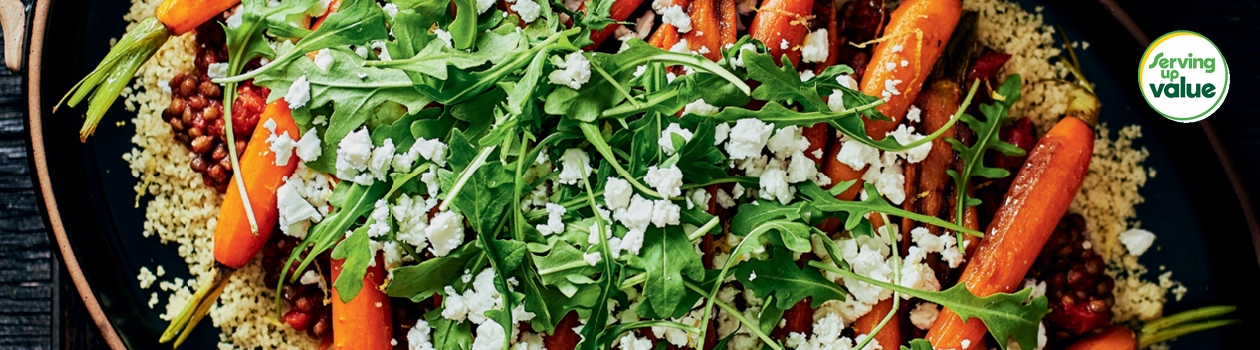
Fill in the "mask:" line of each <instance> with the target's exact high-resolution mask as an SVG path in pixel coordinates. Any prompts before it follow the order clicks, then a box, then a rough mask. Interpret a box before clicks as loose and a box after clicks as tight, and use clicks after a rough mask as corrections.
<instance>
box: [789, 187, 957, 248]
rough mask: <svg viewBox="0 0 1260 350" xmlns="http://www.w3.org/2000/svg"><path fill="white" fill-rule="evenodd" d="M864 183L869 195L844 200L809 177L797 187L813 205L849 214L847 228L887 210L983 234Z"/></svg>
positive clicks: (922, 221) (828, 210)
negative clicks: (901, 204) (908, 206)
mask: <svg viewBox="0 0 1260 350" xmlns="http://www.w3.org/2000/svg"><path fill="white" fill-rule="evenodd" d="M863 185H864V186H863V190H864V191H865V192H866V199H864V200H862V201H844V200H839V199H836V198H835V197H834V195H832V194H831V193H830V192H828V191H826V190H823V189H821V188H819V187H818V185H817V184H814V183H813V182H809V181H806V182H805V183H802V184H800V185H798V186H797V188H798V189H799V190H800V193H801V194H804V195H805V196H807V197H809V198H810V199H811V200H812V205H813V207H814V208H817V209H818V210H821V211H823V212H825V213H829V214H831V215H838V214H843V215H847V219H846V220H844V229H845V230H853V229H854V228H856V227H858V226H859V225H861V224H863V223H865V224H866V225H869V224H870V223H869V221H868V220H866V219H865V216H866V214H870V213H884V214H888V215H895V216H900V217H903V218H909V219H911V220H915V221H918V222H921V223H925V224H930V225H936V226H940V227H942V228H945V229H948V230H954V231H955V232H963V233H971V234H977V235H978V234H980V232H979V231H976V230H973V229H969V228H966V227H963V226H961V225H958V224H954V223H952V222H949V221H945V220H941V219H939V218H937V217H935V216H931V215H923V214H919V213H915V212H912V211H909V210H905V209H901V208H898V207H896V206H893V205H892V204H889V203H888V201H887V200H885V199H884V196H882V195H880V194H879V192H878V191H876V190H875V185H871V184H869V183H868V184H863Z"/></svg>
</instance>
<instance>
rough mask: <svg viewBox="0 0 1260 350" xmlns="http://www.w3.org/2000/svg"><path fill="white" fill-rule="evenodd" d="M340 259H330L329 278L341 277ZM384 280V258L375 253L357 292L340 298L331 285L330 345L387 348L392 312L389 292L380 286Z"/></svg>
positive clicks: (349, 347) (391, 334)
mask: <svg viewBox="0 0 1260 350" xmlns="http://www.w3.org/2000/svg"><path fill="white" fill-rule="evenodd" d="M344 262H345V260H343V259H332V261H331V266H332V280H333V283H336V281H337V278H338V277H341V265H342V263H344ZM383 284H385V261H384V259H382V258H381V255H380V254H377V255H376V265H374V266H368V268H367V273H366V274H364V275H363V286H362V287H361V288H360V289H359V294H358V295H355V296H354V298H352V299H350V301H349V302H342V301H341V296H340V295H338V292H337V288H332V317H333V349H338V350H340V349H354V350H359V349H363V350H372V349H390V348H392V347H393V346H391V345H390V344H389V341H390V339H393V337H394V334H393V327H394V323H393V321H392V319H391V318H392V316H391V315H392V314H393V312H391V311H390V306H389V296H387V295H385V292H384V291H382V290H381V288H380V287H381V285H383Z"/></svg>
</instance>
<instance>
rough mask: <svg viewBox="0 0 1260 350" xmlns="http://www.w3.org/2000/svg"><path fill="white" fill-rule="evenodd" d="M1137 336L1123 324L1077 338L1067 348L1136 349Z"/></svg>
mask: <svg viewBox="0 0 1260 350" xmlns="http://www.w3.org/2000/svg"><path fill="white" fill-rule="evenodd" d="M1137 346H1138V341H1137V336H1136V335H1134V334H1133V330H1132V329H1129V327H1125V326H1113V327H1111V329H1108V330H1106V331H1103V332H1102V333H1099V334H1095V335H1093V336H1089V337H1085V338H1083V339H1081V340H1077V341H1076V343H1073V344H1072V345H1071V346H1068V347H1067V350H1137Z"/></svg>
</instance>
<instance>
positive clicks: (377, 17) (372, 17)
mask: <svg viewBox="0 0 1260 350" xmlns="http://www.w3.org/2000/svg"><path fill="white" fill-rule="evenodd" d="M301 1H311V0H301ZM307 8H309V6H308V7H307ZM303 10H305V9H303ZM388 38H389V30H388V29H386V28H385V13H384V11H382V10H381V7H380V6H377V5H376V1H373V0H345V1H343V2H342V3H341V6H340V7H338V8H337V11H334V12H333V13H332V14H329V15H328V17H326V18H325V19H324V23H323V24H321V25H320V26H319V29H316V30H315V31H314V32H311V33H310V34H309V35H306V36H305V37H302V39H301V40H298V42H297V43H296V44H294V45H293V49H291V50H289V51H287V52H285V53H283V54H280V55H279V56H276V58H275V60H272V61H271V62H268V63H267V64H265V65H263V66H262V67H258V69H255V70H252V71H250V72H248V73H245V74H238V75H236V76H232V77H227V78H219V79H214V82H216V83H238V82H241V81H245V80H248V79H250V78H254V77H256V76H258V75H259V74H262V73H265V72H268V71H271V70H274V69H276V68H279V67H284V66H287V65H288V64H289V62H291V61H293V60H294V59H297V58H299V57H304V56H305V55H306V53H307V52H314V51H319V50H322V49H326V48H331V47H336V46H344V45H363V44H365V43H369V42H371V41H374V40H385V39H388ZM312 95H313V94H312Z"/></svg>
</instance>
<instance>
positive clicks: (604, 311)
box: [578, 123, 617, 349]
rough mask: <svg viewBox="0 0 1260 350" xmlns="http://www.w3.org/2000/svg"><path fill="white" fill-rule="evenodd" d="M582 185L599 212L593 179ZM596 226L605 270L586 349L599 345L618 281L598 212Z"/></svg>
mask: <svg viewBox="0 0 1260 350" xmlns="http://www.w3.org/2000/svg"><path fill="white" fill-rule="evenodd" d="M587 124H589V123H584V124H583V125H587ZM584 130H585V129H584ZM609 162H610V163H614V164H616V162H615V161H612V160H610V161H609ZM586 166H587V165H586V164H582V165H581V167H582V169H578V170H579V172H581V173H586ZM582 186H583V187H585V188H586V199H587V202H588V203H589V204H590V206H591V211H593V212H595V213H599V210H598V208H599V204H598V203H596V202H595V194H593V193H592V192H593V191H591V180H590V179H588V177H587V176H583V177H582ZM595 226H596V229H597V230H599V232H598V233H597V234H598V235H599V255H600V256H601V259H602V260H603V261H604V271H603V273H602V274H601V275H600V277H599V279H600V281H601V282H600V284H601V286H600V296H599V298H598V299H597V300H598V301H596V302H595V305H594V307H592V308H591V315H590V316H589V317H588V318H587V319H588V321H589V322H588V327H587V328H583V329H582V336H583V338H584V339H585V341H583V342H582V348H584V349H593V348H595V347H596V346H598V344H596V343H597V342H598V341H597V339H598V338H599V337H598V335H600V334H601V333H602V331H596V329H597V327H603V328H599V329H601V330H603V329H606V327H607V326H604V324H605V320H607V318H608V316H609V315H608V308H607V307H606V306H607V305H608V298H609V296H610V295H611V294H612V288H613V284H614V283H616V281H615V280H614V279H615V278H616V276H615V271H614V270H613V265H615V264H617V261H616V259H614V258H613V256H612V250H610V249H609V248H608V232H605V230H606V229H607V226H608V225H607V224H605V223H604V222H603V219H601V218H600V217H599V215H598V214H596V215H595ZM592 344H594V345H592Z"/></svg>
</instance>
